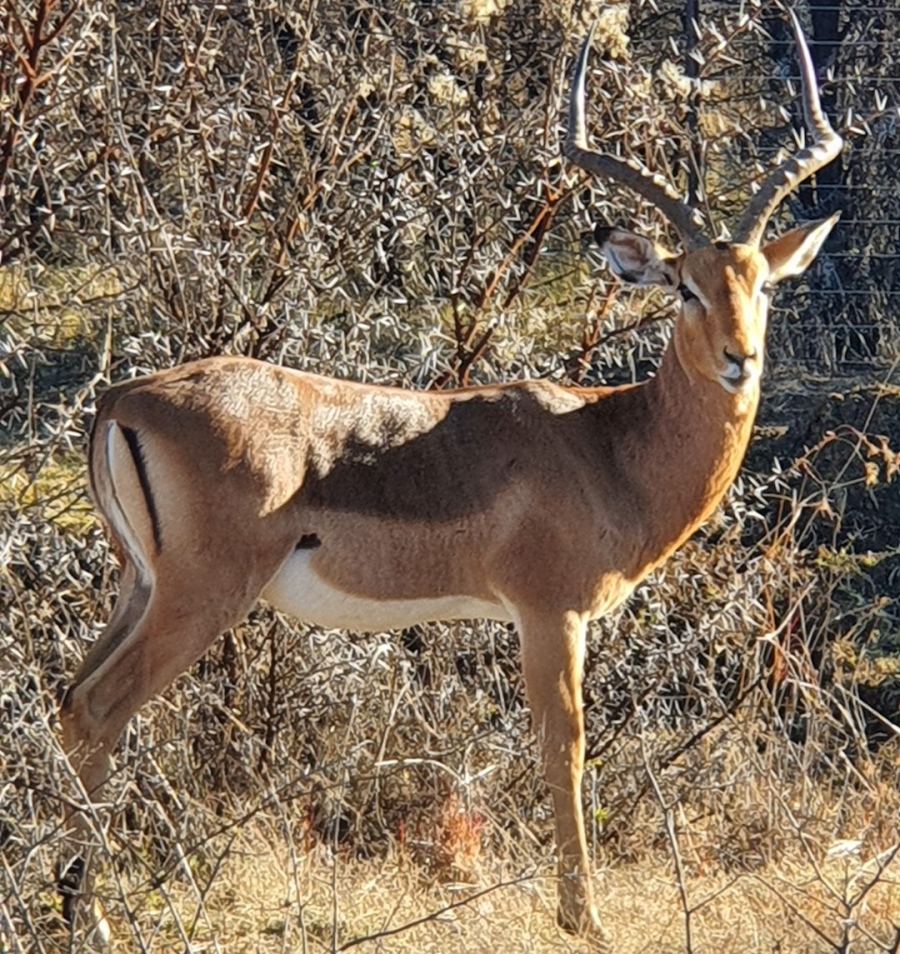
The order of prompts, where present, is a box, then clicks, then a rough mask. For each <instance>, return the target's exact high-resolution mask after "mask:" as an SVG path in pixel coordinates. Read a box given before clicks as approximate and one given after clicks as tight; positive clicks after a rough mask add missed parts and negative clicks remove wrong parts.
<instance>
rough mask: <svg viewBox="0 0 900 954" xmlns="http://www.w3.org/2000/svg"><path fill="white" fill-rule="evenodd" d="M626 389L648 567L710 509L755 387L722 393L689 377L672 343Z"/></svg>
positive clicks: (738, 448)
mask: <svg viewBox="0 0 900 954" xmlns="http://www.w3.org/2000/svg"><path fill="white" fill-rule="evenodd" d="M676 333H677V329H676ZM628 393H629V394H630V395H633V398H632V400H633V401H634V405H635V406H634V407H633V408H632V412H633V413H639V414H644V415H646V421H647V425H646V427H644V428H642V429H641V432H640V433H641V434H642V443H643V442H646V443H645V446H644V447H643V448H639V449H638V453H639V454H640V456H639V457H638V458H637V459H635V460H634V461H633V464H634V465H636V466H637V472H636V473H633V478H634V479H635V482H636V485H637V486H638V487H639V488H640V492H641V498H642V500H641V504H642V508H641V509H642V510H643V516H644V517H645V520H644V528H645V541H646V547H647V549H646V551H645V553H644V559H645V560H646V561H647V562H648V563H650V564H652V565H654V566H655V565H658V564H659V563H661V562H662V561H663V560H664V559H665V558H666V557H667V556H668V555H669V554H670V553H671V552H672V551H673V550H674V549H676V548H677V547H678V546H680V545H681V544H682V543H683V542H684V541H685V540H686V539H687V538H688V537H689V536H690V535H691V534H692V533H693V532H694V531H695V530H696V529H697V528H698V527H699V526H700V525H701V524H702V523H703V522H704V521H705V520H706V519H707V518H708V517H709V516H710V515H711V514H712V512H713V511H714V510H715V508H716V507H717V505H718V504H719V501H720V500H721V499H722V497H723V496H724V495H725V493H726V492H727V490H728V488H729V487H730V486H731V484H732V482H733V481H734V478H735V477H736V476H737V472H738V470H739V468H740V466H741V462H742V461H743V458H744V454H745V452H746V450H747V445H748V444H749V442H750V437H751V434H752V431H753V422H754V419H755V417H756V409H757V405H758V403H759V387H758V385H757V386H755V387H753V388H751V389H750V390H748V391H746V392H744V393H741V394H730V393H729V392H727V391H726V390H725V389H724V388H723V387H722V386H721V385H719V384H718V383H716V382H713V381H709V380H707V379H705V378H697V377H693V376H691V375H689V373H688V372H686V371H685V369H684V367H683V365H682V363H681V361H680V360H679V357H678V351H677V349H676V347H675V346H674V342H673V344H672V345H671V346H670V347H669V348H668V350H667V351H666V354H665V356H664V357H663V361H662V363H661V365H660V368H659V371H658V373H657V375H656V377H655V378H653V379H652V380H650V381H648V382H647V383H646V384H645V385H642V386H640V387H638V388H635V389H633V390H632V391H631V392H628Z"/></svg>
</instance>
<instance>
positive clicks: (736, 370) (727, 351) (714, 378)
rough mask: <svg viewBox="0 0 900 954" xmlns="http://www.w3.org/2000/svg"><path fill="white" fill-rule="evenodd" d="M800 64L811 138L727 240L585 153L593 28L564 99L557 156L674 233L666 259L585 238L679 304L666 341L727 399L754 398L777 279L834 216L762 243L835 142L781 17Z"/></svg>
mask: <svg viewBox="0 0 900 954" xmlns="http://www.w3.org/2000/svg"><path fill="white" fill-rule="evenodd" d="M791 21H792V23H793V28H794V37H795V40H796V44H797V52H798V56H799V60H800V73H801V80H802V87H803V110H804V116H805V119H806V125H807V127H808V130H809V132H810V134H811V137H812V142H811V145H809V146H807V147H806V148H803V149H801V150H799V151H798V152H797V153H796V154H795V155H794V156H791V157H790V158H788V159H786V160H785V161H784V162H782V163H781V164H780V165H779V166H778V167H777V168H776V169H774V170H773V171H772V173H771V174H770V175H769V177H768V178H767V179H766V181H765V182H764V183H763V185H762V186H761V187H760V189H759V191H758V192H757V193H756V195H754V196H753V198H752V199H751V201H750V203H749V204H748V206H747V208H746V210H745V211H744V213H743V215H742V216H741V218H740V220H739V222H738V223H737V226H736V228H735V230H734V238H733V240H732V241H730V242H723V241H719V242H714V243H713V242H711V241H710V239H709V237H708V236H707V235H706V233H705V232H704V231H703V229H702V227H701V226H700V225H698V224H697V220H698V218H699V214H698V212H697V211H696V210H695V209H693V208H691V207H690V206H689V205H688V204H687V203H686V202H684V201H682V200H681V199H679V198H677V197H675V196H673V195H672V194H671V193H670V192H669V191H668V189H667V188H666V187H665V186H664V185H663V184H661V181H660V180H659V178H658V177H655V176H653V175H651V174H650V173H649V172H647V171H646V170H643V169H638V168H634V167H632V166H630V165H628V164H627V163H625V162H624V161H622V160H621V159H618V158H616V157H614V156H610V155H607V154H605V153H601V152H597V151H595V150H593V149H590V148H589V147H588V145H587V134H586V131H585V105H584V103H585V92H584V77H585V70H586V66H587V59H588V53H589V50H590V46H591V38H592V35H593V29H592V30H591V32H590V33H588V36H587V38H586V39H585V41H584V43H583V44H582V47H581V52H580V54H579V57H578V61H577V64H576V67H575V76H574V79H573V82H572V92H571V96H570V100H569V124H568V133H567V137H566V145H565V151H566V155H567V156H568V157H569V159H570V160H571V161H572V162H574V163H575V164H576V165H578V166H580V167H581V168H582V169H585V170H586V171H588V172H590V173H592V174H594V175H599V176H605V177H606V178H608V179H611V180H615V181H617V182H619V183H621V184H622V185H625V186H628V187H629V188H630V189H632V190H633V191H634V192H637V193H638V194H639V195H641V196H643V197H644V198H645V199H647V200H648V201H649V202H651V203H652V204H653V205H655V206H656V207H657V208H658V209H659V210H660V211H661V212H662V213H663V214H664V215H665V216H666V218H667V219H668V220H669V221H670V222H671V224H672V225H673V226H674V227H675V229H676V231H677V232H678V234H679V236H680V238H681V242H682V246H683V250H682V251H681V252H673V251H670V250H669V249H667V248H665V247H664V246H662V245H660V244H659V243H657V242H653V241H651V240H650V239H648V238H646V237H645V236H643V235H639V234H637V233H634V232H629V231H626V230H624V229H617V228H606V227H600V226H598V227H597V228H596V229H595V233H594V234H595V237H596V239H597V242H598V244H599V245H600V248H601V249H602V251H603V254H604V256H605V258H606V260H607V262H608V264H609V267H610V268H611V270H612V271H613V273H614V274H615V275H617V276H618V277H619V278H620V279H621V280H622V281H625V282H630V283H633V284H638V285H660V286H662V287H663V288H666V289H669V290H670V291H672V292H674V293H677V294H678V295H679V296H680V297H681V313H680V316H679V320H678V321H677V322H676V326H675V330H674V333H673V341H674V346H675V351H676V354H677V356H678V360H679V362H680V364H681V367H682V369H683V371H684V373H685V374H686V375H687V377H688V378H689V379H690V380H691V381H698V380H705V381H710V382H714V383H716V384H718V385H720V386H721V387H722V388H724V390H725V391H726V392H728V393H729V394H741V393H748V392H754V393H755V392H756V390H757V389H758V385H759V378H760V375H761V373H762V367H763V355H764V350H765V333H766V318H767V313H768V304H769V297H770V295H771V293H772V291H773V289H774V288H775V286H776V285H777V284H778V282H780V281H781V280H782V279H785V278H790V277H792V276H795V275H800V274H801V273H802V272H803V271H805V269H806V268H807V267H808V266H809V264H810V263H811V262H812V260H813V259H814V258H815V257H816V254H817V253H818V251H819V249H820V248H821V246H822V243H823V242H824V241H825V239H826V238H827V236H828V234H829V232H830V231H831V229H832V227H833V226H834V224H835V223H836V222H837V220H838V218H839V215H840V213H835V214H834V215H831V216H829V217H828V218H825V219H820V220H818V221H815V222H810V223H807V224H805V225H801V226H799V227H797V228H795V229H793V230H791V231H789V232H787V233H786V234H784V235H782V236H781V237H780V238H777V239H775V240H774V241H770V242H767V243H764V242H763V236H764V233H765V230H766V224H767V223H768V221H769V218H770V217H771V215H772V213H773V212H774V211H775V209H776V208H777V206H778V205H779V203H780V202H781V201H782V200H783V199H784V198H785V197H786V196H787V195H789V194H790V193H791V192H792V191H793V190H794V189H796V188H797V186H799V185H800V183H801V182H803V181H804V180H805V179H807V178H809V176H811V175H813V173H815V172H816V171H817V170H818V169H821V168H822V167H823V166H825V165H827V164H828V163H829V162H831V161H832V159H834V158H835V157H836V156H837V155H838V154H839V153H840V151H841V148H842V146H843V141H842V140H841V137H840V136H839V135H838V134H837V133H836V132H835V131H834V129H833V128H832V127H831V124H830V123H829V121H828V119H827V117H826V116H825V114H824V112H823V111H822V106H821V103H820V100H819V90H818V87H817V85H816V77H815V70H814V67H813V62H812V57H811V56H810V53H809V48H808V47H807V44H806V39H805V38H804V36H803V32H802V30H801V28H800V24H799V22H798V20H797V17H796V16H795V15H794V13H793V12H791Z"/></svg>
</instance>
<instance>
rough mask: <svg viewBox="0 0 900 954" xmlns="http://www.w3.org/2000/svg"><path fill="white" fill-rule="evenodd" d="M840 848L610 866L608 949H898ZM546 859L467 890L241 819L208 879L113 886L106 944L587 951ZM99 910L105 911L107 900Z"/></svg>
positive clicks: (888, 882) (401, 857) (894, 874)
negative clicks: (112, 925)
mask: <svg viewBox="0 0 900 954" xmlns="http://www.w3.org/2000/svg"><path fill="white" fill-rule="evenodd" d="M840 847H841V846H840V845H838V846H837V847H836V850H835V851H834V852H832V855H828V854H827V853H824V854H823V853H822V852H821V851H817V852H816V854H817V855H818V856H819V857H818V859H817V860H814V859H812V860H811V859H810V858H809V857H807V858H806V859H801V858H799V857H795V858H792V859H784V860H782V861H780V862H779V863H777V864H771V865H768V866H766V867H764V868H760V869H759V870H757V871H753V872H743V873H737V874H732V875H727V874H724V873H722V872H718V873H715V872H711V873H707V874H698V875H695V876H691V877H689V878H688V879H687V880H686V881H685V882H684V883H683V884H681V885H679V883H678V880H677V878H676V877H675V876H674V874H673V870H672V866H671V863H670V862H669V861H668V860H667V859H665V858H664V857H657V858H648V859H646V860H644V861H643V862H641V863H640V864H630V865H616V866H613V867H608V868H605V869H602V870H601V871H600V872H599V873H598V874H597V875H596V878H595V880H596V884H597V887H598V896H599V898H600V905H601V911H602V915H603V919H604V923H605V925H606V927H607V929H608V930H609V932H610V934H611V935H612V937H613V939H614V943H615V950H616V951H617V952H620V954H647V952H653V954H662V952H669V951H671V952H676V951H677V952H683V951H686V950H689V951H695V952H701V951H715V952H718V954H743V952H747V951H760V952H762V951H789V952H792V954H802V952H810V954H813V952H816V954H819V952H822V951H828V950H835V951H838V950H847V951H849V950H852V951H854V952H857V954H863V952H868V951H872V952H874V951H886V950H891V949H896V948H892V947H891V945H892V943H896V939H897V934H898V930H900V928H898V925H897V921H898V915H900V868H898V864H897V862H896V861H893V863H892V864H889V865H888V867H887V868H886V869H885V870H884V871H883V872H882V873H881V875H880V876H879V873H878V870H877V867H878V858H875V857H873V858H862V857H861V856H860V855H859V854H858V853H853V852H851V853H849V854H842V853H840V850H839V849H840ZM884 861H885V859H884V858H882V859H881V863H882V864H883V863H884ZM548 864H549V862H548V860H547V859H546V858H540V859H537V858H536V859H535V864H534V865H531V866H528V867H527V868H523V867H521V866H516V867H515V868H513V867H511V866H510V865H509V864H508V863H504V862H503V861H502V860H501V859H497V858H493V857H491V856H487V855H484V856H481V857H480V858H479V859H478V864H477V869H478V870H477V875H475V876H474V877H473V879H472V880H471V881H468V882H465V883H461V882H449V883H448V882H445V881H441V880H440V879H438V878H436V877H434V876H433V875H432V874H431V873H429V872H426V871H425V870H424V869H423V868H422V867H421V866H420V865H417V864H416V863H414V862H413V861H411V860H410V858H409V856H408V855H407V854H406V853H405V852H404V851H403V850H402V849H396V850H394V851H392V852H391V853H390V856H389V857H387V858H382V859H377V860H369V861H364V860H358V859H352V858H348V857H346V856H345V855H344V854H343V853H340V852H339V853H336V854H335V853H333V852H332V851H330V850H329V849H328V848H327V847H325V846H322V845H316V846H315V847H314V848H313V849H312V850H310V851H304V850H303V846H302V844H295V843H292V842H291V841H290V840H289V839H286V838H285V831H284V828H283V827H282V826H271V825H266V824H259V823H253V824H250V825H247V826H246V827H243V828H242V829H241V830H239V831H236V832H233V833H232V836H231V837H230V844H229V850H228V852H227V854H225V855H223V856H222V857H221V858H220V860H219V863H218V864H217V866H216V868H215V870H214V871H207V872H201V871H194V872H192V873H191V874H190V876H189V877H185V876H184V875H183V874H182V875H181V876H179V877H175V878H173V879H172V881H171V882H170V883H167V884H166V885H164V886H161V887H156V888H151V887H148V885H147V883H146V882H145V881H141V880H140V879H135V878H125V879H124V880H123V884H122V887H123V889H124V893H125V895H126V896H127V899H128V908H129V915H128V920H126V919H124V918H122V917H121V916H120V917H119V918H118V919H117V921H116V942H117V943H116V949H117V950H131V949H134V950H139V949H143V950H148V951H150V950H152V951H154V952H175V951H185V950H190V951H197V952H199V951H223V952H226V951H227V952H229V954H245V952H246V954H250V952H254V954H270V952H271V954H275V952H283V951H292V952H293V951H345V950H351V949H356V950H360V951H379V952H411V951H416V952H422V954H426V952H435V954H455V952H460V954H469V952H472V951H488V950H490V951H495V952H498V954H499V952H503V954H516V952H523V954H524V952H555V951H571V952H588V951H590V950H591V949H592V948H591V944H590V942H588V941H585V940H579V939H576V938H572V937H569V936H568V935H565V934H563V933H562V932H560V931H559V930H558V928H557V927H556V923H555V886H554V883H553V879H552V878H550V877H548V876H547V870H548ZM683 892H684V893H686V895H687V897H688V899H689V905H690V918H689V920H690V928H689V929H690V937H691V941H690V945H688V943H687V919H686V916H685V907H684V904H683ZM110 907H111V909H112V910H113V911H116V910H117V905H116V904H115V902H113V904H111V905H110ZM53 920H54V919H53V918H52V917H51V918H48V925H52V924H53ZM129 920H130V922H131V923H130V926H129V923H128V921H129ZM2 936H3V935H2V930H0V938H2ZM54 936H55V937H56V939H57V942H58V943H59V945H60V947H62V946H63V944H64V938H63V935H62V929H61V925H60V924H59V922H58V921H56V923H55V927H50V929H48V931H47V932H46V933H45V934H44V939H43V940H44V945H45V947H44V949H45V950H52V949H54V948H53V943H54V942H53V938H54ZM845 944H846V946H842V945H845ZM8 949H9V950H11V951H12V950H18V949H19V948H17V947H15V945H14V944H11V945H10V946H9V948H8ZM22 949H28V948H22ZM35 949H39V948H35Z"/></svg>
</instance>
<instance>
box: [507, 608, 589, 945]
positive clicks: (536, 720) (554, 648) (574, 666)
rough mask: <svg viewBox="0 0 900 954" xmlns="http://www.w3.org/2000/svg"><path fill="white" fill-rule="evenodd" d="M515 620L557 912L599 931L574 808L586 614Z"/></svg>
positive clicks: (582, 929) (566, 921)
mask: <svg viewBox="0 0 900 954" xmlns="http://www.w3.org/2000/svg"><path fill="white" fill-rule="evenodd" d="M519 626H520V630H521V637H522V668H523V671H524V674H525V689H526V692H527V694H528V702H529V705H530V706H531V716H532V723H533V726H534V730H535V733H536V734H537V736H538V739H539V740H540V744H541V750H542V753H543V760H544V771H545V774H546V778H547V784H548V785H549V786H550V791H551V794H552V795H553V805H554V810H555V817H556V840H557V850H558V852H559V878H560V881H559V910H558V914H557V918H558V920H559V923H560V924H561V925H562V927H564V928H565V929H566V930H567V931H571V932H573V933H576V934H587V933H590V934H595V935H599V936H600V937H603V938H605V936H606V935H605V932H604V930H603V928H602V927H601V925H600V919H599V917H598V915H597V910H596V908H595V906H594V900H593V889H592V887H591V870H590V861H589V859H588V854H587V840H586V838H585V833H584V814H583V811H582V807H581V778H582V773H583V771H584V716H583V713H582V703H581V679H582V671H583V668H584V650H585V638H586V632H587V619H586V617H584V616H582V615H580V614H578V613H573V612H568V613H556V614H551V613H536V612H530V613H528V614H524V613H523V614H522V615H521V617H520V620H519Z"/></svg>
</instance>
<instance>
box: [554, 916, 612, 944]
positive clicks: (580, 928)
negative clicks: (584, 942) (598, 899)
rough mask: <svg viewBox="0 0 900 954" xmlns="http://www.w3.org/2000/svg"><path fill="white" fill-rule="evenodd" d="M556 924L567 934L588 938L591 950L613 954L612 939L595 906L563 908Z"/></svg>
mask: <svg viewBox="0 0 900 954" xmlns="http://www.w3.org/2000/svg"><path fill="white" fill-rule="evenodd" d="M556 923H557V924H558V925H559V926H560V927H561V928H562V929H563V930H564V931H565V932H566V933H567V934H574V935H575V936H577V937H583V938H587V939H589V940H590V942H591V949H592V950H595V951H598V952H600V954H612V950H613V947H612V937H611V936H610V934H609V932H608V931H607V930H606V928H604V927H603V925H602V924H601V923H600V917H599V915H598V914H597V909H596V908H595V907H594V905H593V904H588V905H580V906H571V905H567V906H563V905H562V904H560V906H559V908H557V911H556Z"/></svg>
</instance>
